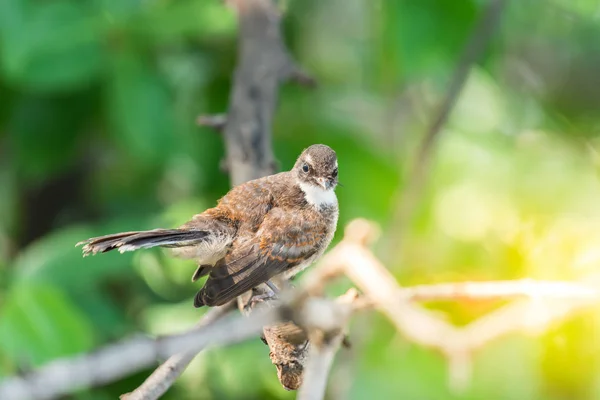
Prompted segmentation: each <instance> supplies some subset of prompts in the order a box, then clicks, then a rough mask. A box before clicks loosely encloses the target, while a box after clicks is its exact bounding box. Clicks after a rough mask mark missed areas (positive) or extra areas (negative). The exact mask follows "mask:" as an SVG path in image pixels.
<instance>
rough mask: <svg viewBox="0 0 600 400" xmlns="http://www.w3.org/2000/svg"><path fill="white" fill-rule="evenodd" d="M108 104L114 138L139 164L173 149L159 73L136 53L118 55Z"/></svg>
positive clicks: (155, 160) (170, 113)
mask: <svg viewBox="0 0 600 400" xmlns="http://www.w3.org/2000/svg"><path fill="white" fill-rule="evenodd" d="M113 75H114V78H113V81H112V82H111V85H110V89H109V94H108V99H107V100H108V103H109V104H108V105H109V111H110V114H111V120H112V123H113V126H114V129H113V130H112V133H114V135H115V136H114V137H115V140H116V141H117V143H118V144H120V145H121V146H122V147H123V148H124V149H125V150H126V151H127V153H128V154H129V155H130V156H131V157H133V158H135V159H137V160H139V161H140V162H142V163H148V164H158V163H160V162H162V161H164V160H165V159H166V158H167V157H168V156H169V155H170V153H171V151H172V150H173V148H174V144H173V142H174V141H175V140H176V138H175V137H174V131H175V126H174V118H173V109H172V106H171V100H170V98H169V93H168V91H167V88H166V85H165V84H164V82H163V80H162V79H161V76H160V75H158V74H157V73H156V71H154V70H153V69H151V68H150V67H149V66H148V64H147V63H143V62H142V61H141V60H140V59H139V58H138V57H136V54H133V53H123V54H120V55H119V56H118V57H117V58H116V60H115V63H114V65H113Z"/></svg>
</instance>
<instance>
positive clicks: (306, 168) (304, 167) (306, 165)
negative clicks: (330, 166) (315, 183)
mask: <svg viewBox="0 0 600 400" xmlns="http://www.w3.org/2000/svg"><path fill="white" fill-rule="evenodd" d="M309 169H310V167H309V166H308V164H304V165H303V166H302V171H304V172H308V170H309Z"/></svg>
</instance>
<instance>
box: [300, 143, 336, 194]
mask: <svg viewBox="0 0 600 400" xmlns="http://www.w3.org/2000/svg"><path fill="white" fill-rule="evenodd" d="M292 171H293V172H294V173H295V175H296V179H297V180H298V183H300V184H301V185H310V186H313V187H317V188H320V189H322V190H325V191H329V190H333V189H335V187H336V186H337V185H338V162H337V156H336V154H335V151H333V149H332V148H331V147H329V146H326V145H324V144H313V145H312V146H310V147H308V148H307V149H305V150H304V151H303V152H302V154H300V157H298V160H297V161H296V164H294V168H293V170H292Z"/></svg>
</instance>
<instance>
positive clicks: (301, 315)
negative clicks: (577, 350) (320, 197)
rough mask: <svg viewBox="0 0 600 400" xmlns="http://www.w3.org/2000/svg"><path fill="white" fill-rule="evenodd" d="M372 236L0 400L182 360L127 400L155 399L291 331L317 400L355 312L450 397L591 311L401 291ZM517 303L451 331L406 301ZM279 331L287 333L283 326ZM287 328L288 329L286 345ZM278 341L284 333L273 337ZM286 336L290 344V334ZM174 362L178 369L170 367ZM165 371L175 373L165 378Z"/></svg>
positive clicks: (446, 289) (552, 287)
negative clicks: (204, 362) (430, 370)
mask: <svg viewBox="0 0 600 400" xmlns="http://www.w3.org/2000/svg"><path fill="white" fill-rule="evenodd" d="M376 234H377V229H376V227H375V226H374V225H373V224H372V223H370V222H368V221H365V220H354V221H352V222H351V223H350V224H348V226H347V227H346V229H345V235H344V238H343V240H342V241H341V242H340V243H338V244H337V245H336V246H335V247H334V248H333V249H332V250H330V251H329V252H328V253H327V254H326V255H325V256H324V257H323V258H322V259H321V261H320V262H319V263H318V265H317V266H315V267H314V268H313V269H311V270H310V271H309V272H308V273H307V274H306V275H305V277H304V279H303V280H302V281H301V282H300V286H299V287H298V288H297V289H296V290H293V291H283V292H282V293H281V294H280V299H279V300H278V302H267V303H264V304H260V305H259V306H257V307H256V308H255V309H254V310H253V312H252V314H251V315H250V316H248V317H245V316H228V317H219V316H218V313H220V312H224V310H220V309H214V310H211V311H210V314H209V315H208V316H207V317H206V318H207V320H205V321H203V322H204V323H205V324H207V323H208V322H210V320H211V319H212V321H213V322H212V323H210V324H207V325H206V326H204V327H201V328H195V329H193V330H191V331H190V332H187V333H184V334H179V335H172V336H167V337H163V338H158V339H154V340H153V339H150V338H146V337H137V338H133V339H128V340H124V341H122V342H121V343H118V344H115V345H110V346H106V347H104V348H103V349H101V350H99V351H97V352H95V353H92V354H87V355H81V356H76V357H73V358H66V359H62V360H57V361H54V362H52V363H50V364H48V365H46V366H44V367H42V368H40V369H39V370H37V371H35V372H33V373H30V374H28V375H25V376H22V377H11V378H6V379H4V380H3V381H0V399H11V400H20V399H53V398H56V397H58V396H61V395H64V394H66V393H68V392H70V391H72V390H75V389H77V388H82V387H91V386H97V385H102V384H106V383H108V382H112V381H114V380H117V379H119V378H121V377H123V376H125V375H128V374H131V373H133V372H135V371H139V370H141V369H143V368H147V367H148V366H150V365H152V364H154V363H155V362H156V359H160V358H166V357H169V356H171V355H173V354H177V353H180V352H182V351H184V353H183V354H184V355H185V354H187V357H188V359H185V360H183V359H184V358H185V356H178V358H176V359H175V360H173V359H170V360H169V361H168V362H167V363H166V364H165V365H163V366H161V367H160V368H159V370H158V371H162V372H155V374H153V376H156V378H155V382H153V383H152V384H151V385H149V384H148V381H153V380H154V379H152V377H151V378H149V379H148V380H147V382H146V383H144V385H142V387H140V390H138V391H137V392H136V391H134V392H133V393H131V394H130V397H128V398H127V400H131V399H132V398H135V399H138V398H139V399H151V398H156V397H157V396H159V395H160V394H161V393H163V392H164V391H165V390H166V389H167V388H168V387H169V385H170V384H171V383H172V381H173V380H174V379H175V378H176V377H177V374H178V373H179V372H180V371H182V370H183V368H184V367H185V365H187V362H189V360H191V358H192V356H193V355H194V354H196V353H197V352H198V351H200V350H202V349H204V348H206V347H207V346H211V345H229V344H233V343H237V342H240V341H242V340H247V339H250V338H253V337H256V336H257V335H258V334H259V333H260V332H261V330H262V329H263V327H264V326H273V325H274V324H275V323H277V322H283V323H281V324H279V326H281V327H284V326H286V324H287V323H288V322H289V321H292V322H293V324H295V325H292V326H293V327H301V328H297V329H299V330H300V331H301V332H302V334H303V335H308V337H309V338H310V339H311V345H310V346H308V347H305V350H304V351H307V350H308V351H310V355H309V357H308V365H307V366H306V371H305V372H304V383H303V385H302V387H303V388H302V389H301V391H300V392H299V396H301V399H302V400H307V399H311V400H312V399H321V398H323V396H324V393H325V386H326V381H327V375H328V371H329V369H330V367H331V363H332V360H333V357H334V354H335V352H336V351H337V349H338V348H339V344H340V343H341V342H342V338H343V333H344V330H345V329H346V325H347V321H348V318H349V317H350V315H351V313H352V312H354V311H356V310H358V309H364V308H376V309H379V310H381V311H382V312H383V313H384V314H385V315H386V316H387V317H388V318H389V319H390V320H391V321H392V323H393V324H394V325H395V326H396V328H397V330H398V331H399V332H400V333H402V334H403V335H404V337H405V338H407V339H408V340H409V341H411V342H414V343H417V344H420V345H423V346H427V347H430V348H433V349H437V350H438V351H439V352H440V353H441V354H442V355H443V356H445V357H446V358H447V359H448V362H449V366H450V367H449V368H450V375H449V376H450V379H451V381H450V383H451V385H452V386H453V387H454V388H463V387H464V386H465V385H466V384H468V382H469V379H470V371H471V364H472V357H473V354H474V353H475V352H476V351H477V350H479V349H480V348H482V347H483V346H485V345H486V344H488V343H490V342H491V341H493V340H496V339H498V338H500V337H502V336H505V335H507V334H510V333H514V332H520V331H523V332H526V333H530V334H539V333H541V332H544V330H546V329H548V328H549V327H550V326H552V325H553V324H555V323H557V322H558V321H560V320H562V319H564V318H566V317H569V316H571V315H573V313H575V312H577V311H578V310H581V309H583V308H585V307H589V306H590V305H593V304H596V303H598V301H599V300H600V292H599V291H598V288H597V287H596V286H592V285H590V284H585V282H584V283H573V282H571V283H569V282H548V281H533V280H519V281H512V282H511V281H501V282H467V283H450V284H435V285H422V286H416V287H413V288H403V287H401V286H400V285H398V283H397V282H396V279H395V278H394V277H393V275H391V274H390V273H389V271H388V270H387V269H386V268H385V267H384V266H383V265H382V264H381V262H380V261H379V260H378V259H377V258H376V257H375V256H374V255H373V253H372V252H371V251H370V250H369V249H368V248H367V245H368V244H369V243H370V242H371V241H372V240H373V239H374V238H375V237H376ZM342 274H344V275H346V276H347V277H349V278H350V280H351V281H352V282H353V283H354V284H355V285H356V286H357V287H359V288H360V289H361V290H362V291H363V293H364V296H361V297H357V294H356V291H353V290H350V291H349V292H348V293H346V295H344V296H342V297H341V298H339V299H338V301H336V302H332V301H329V300H326V299H323V298H322V297H320V296H321V295H322V293H323V290H324V288H325V286H326V285H327V283H328V282H330V281H331V280H332V279H335V278H336V277H338V276H340V275H342ZM514 296H525V297H527V298H526V299H520V300H517V301H515V302H513V303H511V304H508V305H506V306H504V307H501V308H500V309H498V310H496V311H494V312H492V313H490V314H488V315H487V316H484V317H481V318H479V319H478V320H476V321H474V322H472V323H470V324H468V325H466V326H464V327H456V326H454V325H452V324H450V323H448V322H446V321H444V320H442V319H440V318H439V317H438V315H437V314H434V313H433V312H431V311H429V310H428V309H426V308H424V307H422V306H420V305H418V304H415V301H416V300H439V299H446V300H450V299H481V298H490V297H501V298H504V297H514ZM288 326H289V325H288ZM295 330H296V328H293V329H291V330H290V331H289V332H288V333H290V335H288V337H291V336H292V335H291V333H293V332H294V331H295ZM282 331H284V329H283V328H282ZM295 334H298V333H297V332H296V333H295ZM179 360H183V361H179ZM168 365H172V366H175V368H178V370H177V372H176V373H174V374H173V375H171V374H169V373H168V368H169V367H168Z"/></svg>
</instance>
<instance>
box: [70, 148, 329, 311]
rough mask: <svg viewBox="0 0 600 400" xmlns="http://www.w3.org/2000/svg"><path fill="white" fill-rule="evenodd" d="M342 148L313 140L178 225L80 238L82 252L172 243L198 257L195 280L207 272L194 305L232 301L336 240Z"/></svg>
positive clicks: (291, 272)
mask: <svg viewBox="0 0 600 400" xmlns="http://www.w3.org/2000/svg"><path fill="white" fill-rule="evenodd" d="M336 186H338V160H337V155H336V152H335V151H334V150H333V149H332V148H330V147H329V146H327V145H324V144H314V145H312V146H310V147H308V148H306V149H304V150H303V152H302V153H301V154H300V156H299V157H298V158H297V160H296V162H295V164H294V166H293V168H292V169H291V170H289V171H285V172H280V173H277V174H273V175H269V176H266V177H263V178H259V179H255V180H251V181H248V182H245V183H242V184H240V185H237V186H235V187H233V188H232V189H231V190H230V191H229V192H228V193H227V194H225V195H224V196H223V197H221V198H220V199H219V200H218V201H217V205H216V206H215V207H213V208H209V209H207V210H205V211H204V212H202V213H200V214H196V215H194V216H193V217H192V218H191V219H190V220H189V221H188V222H186V223H184V224H183V225H181V226H179V227H178V228H176V229H152V230H148V231H131V232H122V233H116V234H111V235H106V236H99V237H94V238H90V239H87V240H84V241H81V242H79V243H77V244H76V246H80V245H83V248H82V251H83V256H84V257H85V256H87V255H90V254H91V255H94V254H97V253H105V252H108V251H111V250H118V251H119V252H121V253H124V252H128V251H134V250H138V249H147V248H152V247H163V248H168V249H170V251H171V252H172V254H173V255H174V256H176V257H180V258H184V259H192V260H195V262H196V263H197V269H196V271H195V272H194V274H193V276H192V281H193V282H195V281H197V280H198V279H199V278H201V277H204V276H208V278H207V280H206V282H205V283H204V285H203V286H202V288H201V289H200V290H199V291H198V292H197V294H196V295H195V297H194V306H195V307H196V308H198V307H202V306H208V307H214V306H220V305H223V304H226V303H228V302H229V301H231V300H233V299H235V298H237V297H238V296H240V295H242V294H244V293H245V292H247V291H249V290H252V289H253V288H255V287H258V286H260V285H261V284H263V283H264V284H267V285H268V286H269V287H270V288H271V289H272V290H273V291H274V292H275V293H277V292H278V290H279V288H278V287H277V285H275V284H274V283H273V280H278V281H279V280H280V281H281V282H286V281H288V280H289V279H292V278H293V277H294V276H295V275H296V274H298V273H299V272H301V271H302V270H303V269H305V268H306V267H308V266H310V265H311V264H312V263H314V262H315V261H316V260H317V259H318V258H319V257H320V256H321V255H322V254H323V253H324V251H325V249H326V248H327V247H328V246H329V244H330V243H331V240H332V239H333V236H334V234H335V231H336V227H337V221H338V216H339V207H338V200H337V196H336V194H335V189H336Z"/></svg>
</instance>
